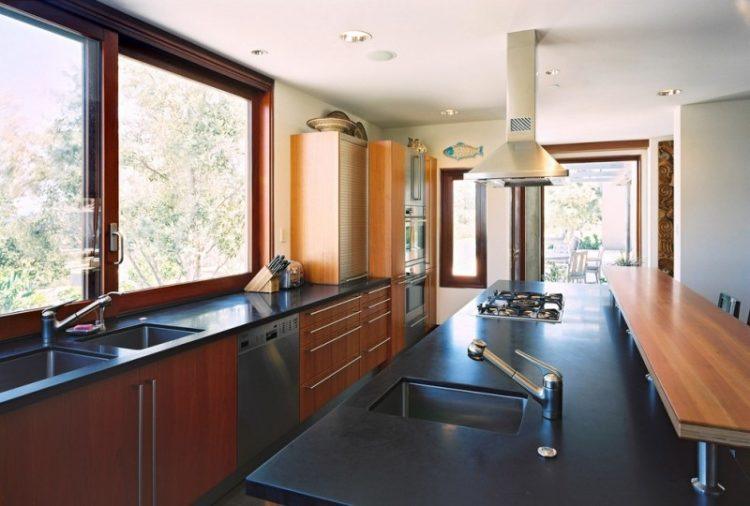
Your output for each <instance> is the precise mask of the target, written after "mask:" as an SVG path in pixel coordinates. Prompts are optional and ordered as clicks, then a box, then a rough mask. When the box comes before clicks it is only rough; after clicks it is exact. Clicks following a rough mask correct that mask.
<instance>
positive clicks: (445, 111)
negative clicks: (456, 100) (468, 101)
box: [440, 109, 458, 118]
mask: <svg viewBox="0 0 750 506" xmlns="http://www.w3.org/2000/svg"><path fill="white" fill-rule="evenodd" d="M456 114H458V109H443V110H442V111H440V115H441V116H443V117H444V118H451V117H453V116H455V115H456Z"/></svg>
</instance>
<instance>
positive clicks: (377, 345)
mask: <svg viewBox="0 0 750 506" xmlns="http://www.w3.org/2000/svg"><path fill="white" fill-rule="evenodd" d="M390 340H391V338H390V337H386V338H385V339H384V340H383V342H382V343H378V344H376V345H375V346H373V347H372V348H370V349H369V350H367V353H372V352H373V351H375V350H377V349H378V348H380V347H381V346H383V345H384V344H385V343H387V342H388V341H390Z"/></svg>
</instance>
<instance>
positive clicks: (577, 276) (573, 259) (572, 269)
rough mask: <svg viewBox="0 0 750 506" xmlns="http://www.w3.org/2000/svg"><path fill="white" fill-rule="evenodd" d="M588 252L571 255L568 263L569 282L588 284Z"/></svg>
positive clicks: (581, 251)
mask: <svg viewBox="0 0 750 506" xmlns="http://www.w3.org/2000/svg"><path fill="white" fill-rule="evenodd" d="M587 257H588V251H586V250H578V251H573V252H572V253H571V254H570V263H568V282H570V283H585V282H586V258H587Z"/></svg>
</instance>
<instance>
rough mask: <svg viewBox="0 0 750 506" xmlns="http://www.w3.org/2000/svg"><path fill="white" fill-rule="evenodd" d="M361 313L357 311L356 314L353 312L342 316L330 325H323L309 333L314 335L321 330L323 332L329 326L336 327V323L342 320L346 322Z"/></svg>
mask: <svg viewBox="0 0 750 506" xmlns="http://www.w3.org/2000/svg"><path fill="white" fill-rule="evenodd" d="M361 312H362V311H357V312H355V313H352V314H350V315H346V316H344V317H343V318H339V319H338V320H335V321H332V322H331V323H326V324H325V325H323V326H322V327H318V328H317V329H313V330H311V331H310V334H315V333H316V332H320V331H321V330H323V329H327V328H328V327H330V326H331V325H336V324H337V323H339V322H343V321H344V320H346V319H347V318H351V317H352V316H357V315H358V314H359V313H361Z"/></svg>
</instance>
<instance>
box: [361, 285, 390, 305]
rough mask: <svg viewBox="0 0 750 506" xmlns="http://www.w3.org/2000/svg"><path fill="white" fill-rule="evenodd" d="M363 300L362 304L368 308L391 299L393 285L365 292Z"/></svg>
mask: <svg viewBox="0 0 750 506" xmlns="http://www.w3.org/2000/svg"><path fill="white" fill-rule="evenodd" d="M363 295H364V297H363V298H362V304H363V305H365V306H367V305H370V304H374V303H375V302H379V301H381V300H383V299H390V298H391V285H385V286H381V287H379V288H373V289H372V290H368V291H367V292H365V293H364V294H363Z"/></svg>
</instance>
